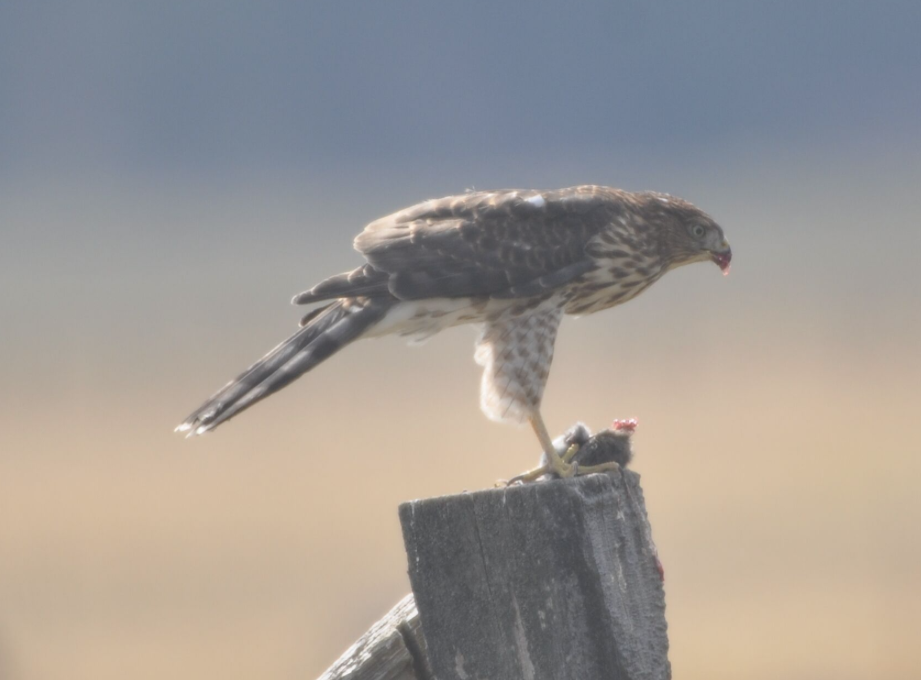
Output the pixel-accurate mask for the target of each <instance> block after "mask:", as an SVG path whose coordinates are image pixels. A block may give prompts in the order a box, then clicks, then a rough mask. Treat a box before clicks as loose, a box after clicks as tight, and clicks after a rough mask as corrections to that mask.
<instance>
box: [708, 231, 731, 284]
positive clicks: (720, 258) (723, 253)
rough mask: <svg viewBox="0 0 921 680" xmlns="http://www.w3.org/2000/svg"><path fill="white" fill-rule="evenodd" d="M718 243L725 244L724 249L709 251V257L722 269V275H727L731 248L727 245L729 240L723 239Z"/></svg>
mask: <svg viewBox="0 0 921 680" xmlns="http://www.w3.org/2000/svg"><path fill="white" fill-rule="evenodd" d="M720 245H722V246H725V249H724V250H717V251H713V252H711V253H710V257H711V258H712V259H713V261H714V262H716V264H717V265H719V268H720V269H722V270H723V276H728V275H729V263H730V262H732V249H731V248H730V247H729V242H728V241H726V240H725V239H724V240H723V242H722V244H720Z"/></svg>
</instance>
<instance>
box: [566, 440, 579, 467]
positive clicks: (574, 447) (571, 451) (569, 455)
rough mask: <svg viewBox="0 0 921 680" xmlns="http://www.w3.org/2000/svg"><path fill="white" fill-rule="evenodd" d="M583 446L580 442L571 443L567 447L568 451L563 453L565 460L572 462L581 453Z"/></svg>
mask: <svg viewBox="0 0 921 680" xmlns="http://www.w3.org/2000/svg"><path fill="white" fill-rule="evenodd" d="M580 448H581V447H580V446H579V445H578V444H570V445H569V448H568V449H566V453H564V454H563V462H564V463H571V462H572V459H573V458H575V457H576V454H577V453H579V449H580Z"/></svg>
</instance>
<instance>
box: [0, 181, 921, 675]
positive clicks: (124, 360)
mask: <svg viewBox="0 0 921 680" xmlns="http://www.w3.org/2000/svg"><path fill="white" fill-rule="evenodd" d="M674 172H675V173H676V174H675V177H677V178H678V179H677V180H676V182H675V183H676V184H678V185H680V186H685V187H687V188H688V189H689V191H688V198H691V199H692V200H695V201H696V202H698V203H700V204H701V205H702V206H703V207H705V208H706V209H708V210H710V211H711V212H712V213H713V214H714V215H715V216H716V217H717V219H718V220H719V221H720V222H721V223H722V224H723V225H724V226H725V228H726V231H727V234H728V236H729V239H730V241H731V243H732V245H733V249H734V251H735V261H734V264H733V272H732V275H731V276H730V277H729V278H728V279H723V278H722V277H720V276H719V272H718V271H717V270H716V269H715V268H713V267H709V266H697V267H692V268H688V269H685V270H682V271H679V272H675V273H674V274H670V275H669V276H668V277H666V278H665V279H664V280H663V281H662V282H660V283H659V284H657V286H656V287H654V288H653V289H652V290H651V291H650V292H649V293H647V294H646V295H644V296H643V297H641V298H640V299H639V300H638V301H636V302H634V303H631V304H629V305H626V306H624V307H622V308H619V309H617V310H613V311H611V312H609V313H605V314H601V315H598V316H595V317H591V318H586V319H580V320H568V321H567V322H566V323H565V324H564V327H563V330H562V332H561V336H560V341H559V343H558V347H557V353H556V358H555V364H554V370H553V372H552V374H551V378H550V385H549V388H548V395H547V399H546V402H545V417H546V419H547V421H548V423H549V424H550V426H551V429H553V430H555V431H561V430H563V429H564V428H565V427H567V426H568V425H570V424H571V423H572V422H574V421H576V420H583V421H585V422H586V423H588V424H589V425H590V426H592V427H593V428H601V427H604V426H605V425H606V424H607V423H608V422H609V421H610V420H611V419H612V418H614V417H626V416H635V417H638V418H639V420H640V428H639V433H638V435H637V437H636V439H635V446H636V459H635V462H634V468H635V469H636V470H638V471H639V472H640V473H641V474H642V476H643V484H644V488H645V493H646V498H647V502H648V506H649V511H650V516H651V519H652V523H653V529H654V535H655V538H656V541H657V543H658V547H659V550H660V553H661V556H662V561H663V563H664V566H665V571H666V592H667V598H668V618H669V633H670V638H671V645H672V651H671V659H672V663H673V666H674V668H675V673H676V677H680V678H685V679H694V678H700V679H703V678H706V679H707V680H721V679H729V678H733V679H735V678H749V679H753V680H761V679H764V680H768V679H771V680H773V679H776V678H785V679H788V680H797V679H803V680H821V679H823V678H828V679H831V678H835V679H836V680H850V679H854V680H856V679H859V678H882V677H885V678H892V679H895V678H905V679H906V680H907V679H909V678H917V677H919V674H921V649H919V647H918V645H917V639H918V634H919V631H921V535H919V529H918V527H919V526H921V495H919V491H918V487H919V481H921V429H919V415H918V414H919V407H921V397H919V386H921V352H919V347H921V309H919V307H921V305H919V294H921V285H919V280H921V278H919V275H918V272H917V252H918V250H919V247H921V239H919V235H918V234H919V230H918V228H917V225H918V224H919V220H921V202H919V199H918V198H917V194H916V193H914V194H913V193H912V192H913V191H914V190H913V189H912V187H916V186H917V180H918V179H921V178H919V177H917V176H910V175H908V176H906V175H903V174H894V173H890V174H887V175H886V176H885V181H883V180H881V181H879V182H878V183H875V184H874V183H869V184H868V183H867V182H866V181H865V178H864V177H855V176H849V175H846V174H844V175H835V176H829V175H826V174H823V173H822V172H819V171H815V170H813V171H810V170H809V169H808V168H802V167H800V168H799V169H797V170H796V171H795V172H789V171H788V170H784V172H783V173H781V172H780V171H778V172H777V174H773V175H771V174H770V173H768V172H767V171H766V170H765V171H764V176H761V177H748V178H747V179H746V180H744V181H742V180H739V181H738V182H737V183H736V184H735V185H733V186H727V185H725V183H723V184H720V185H719V186H714V185H713V184H711V183H708V182H709V180H708V178H707V176H705V175H704V176H699V177H697V176H694V178H693V179H692V178H691V177H692V175H691V174H686V175H682V174H681V171H680V170H676V171H674ZM894 178H897V179H894ZM765 186H767V187H769V189H770V191H769V192H765V191H764V188H765ZM122 188H123V189H124V187H122ZM631 188H637V187H631ZM662 188H666V189H667V188H669V186H668V185H667V184H666V185H665V186H663V187H662ZM45 189H46V187H38V188H35V187H33V188H31V189H30V188H28V187H26V188H25V189H24V190H23V192H22V193H20V194H18V196H16V197H14V196H12V195H10V196H8V197H7V198H6V199H5V201H4V206H3V208H2V210H3V213H4V215H3V219H4V221H5V223H6V224H12V225H14V231H15V233H14V234H13V235H12V238H14V239H17V240H18V242H19V245H20V246H21V251H20V252H21V256H20V257H19V258H17V259H16V260H15V261H13V260H12V259H10V260H8V261H6V262H5V264H4V267H3V271H2V273H0V283H2V284H3V286H4V289H5V291H7V294H6V295H5V296H4V301H3V308H2V309H0V311H2V312H3V315H4V317H5V319H6V323H5V324H4V326H5V329H4V332H3V335H2V336H0V349H2V350H3V353H4V357H5V359H4V361H3V363H2V375H0V381H2V382H0V407H2V408H0V678H2V679H3V680H31V679H33V678H35V679H42V680H58V679H60V680H107V679H110V678H111V679H113V680H114V679H115V678H132V679H136V680H143V679H144V678H163V677H170V678H212V677H213V678H218V677H220V678H222V679H232V678H252V677H261V678H295V677H296V678H313V677H316V676H317V675H319V674H320V673H321V672H322V671H323V670H324V669H325V668H326V666H327V665H329V664H330V663H331V662H332V661H333V660H334V659H335V658H336V657H337V656H338V654H339V653H340V652H341V651H343V650H344V649H345V647H346V646H348V644H350V643H351V642H352V641H353V640H354V639H355V638H356V637H357V636H358V635H360V634H361V633H362V632H363V631H364V630H365V629H366V628H367V627H368V626H369V625H370V624H371V623H372V622H373V621H374V620H376V618H377V617H379V616H380V615H381V614H383V613H384V612H385V611H386V610H387V609H388V607H389V606H390V605H392V604H393V603H395V602H396V601H397V599H398V598H399V597H401V596H402V595H403V594H404V593H405V592H406V591H407V590H408V583H407V579H406V577H405V563H404V556H403V553H402V548H401V538H400V534H399V527H398V522H397V516H396V507H397V505H398V504H399V503H400V502H402V501H404V500H407V499H410V498H416V497H424V496H432V495H437V494H444V493H453V492H458V491H461V490H463V489H475V488H481V487H484V486H488V485H490V484H492V482H493V481H494V480H495V479H497V478H500V477H507V476H508V475H510V474H513V473H515V472H517V471H520V470H522V469H524V468H526V467H528V466H529V465H531V464H532V463H533V462H534V461H535V460H536V456H537V451H536V443H535V442H534V441H533V438H532V435H531V434H530V432H528V431H526V430H518V429H515V428H510V427H502V426H497V425H494V424H492V423H489V422H488V421H487V420H486V419H485V418H483V417H482V416H481V414H480V413H479V411H478V408H477V388H478V380H479V375H478V372H477V370H476V366H475V365H474V363H473V360H472V342H473V337H474V335H473V332H472V331H471V330H470V329H465V328H461V329H456V330H455V331H452V332H449V333H446V334H444V335H442V336H439V337H436V338H434V339H433V340H431V341H430V342H428V343H427V344H426V345H424V346H422V347H419V348H406V347H404V346H403V345H402V343H400V342H398V341H396V340H379V341H373V342H365V343H359V344H357V345H355V346H354V347H352V348H350V349H349V350H348V351H346V352H345V353H343V354H341V355H339V356H337V357H335V358H334V359H333V360H332V361H330V362H329V363H328V364H325V365H323V366H322V367H320V368H319V369H318V370H316V371H315V372H314V373H312V374H311V375H310V376H308V377H307V378H306V379H303V380H301V381H300V382H298V383H296V384H295V385H293V386H292V387H290V388H288V389H287V390H285V391H284V392H283V393H281V394H279V395H277V396H275V397H273V398H272V399H270V400H269V401H268V402H266V403H264V404H260V405H259V406H257V407H256V408H254V409H253V410H252V411H250V412H248V413H246V414H245V415H244V416H242V417H241V418H240V419H239V420H237V421H234V422H232V423H230V424H229V425H227V426H225V427H223V428H221V429H220V430H219V431H217V432H215V433H214V434H212V435H209V436H207V437H204V438H201V439H198V440H194V441H185V440H183V439H181V438H180V437H178V436H176V435H173V434H172V432H171V430H172V427H173V426H174V425H175V424H176V423H177V422H178V421H179V419H180V418H181V417H182V416H184V415H185V414H186V412H187V411H189V410H190V409H191V408H193V407H194V406H196V405H197V403H198V402H199V401H200V400H201V399H202V398H204V397H205V396H207V395H208V394H209V393H210V392H211V391H213V390H214V389H216V388H217V387H219V386H220V385H221V384H223V383H224V382H225V381H226V380H228V379H229V378H231V377H232V376H233V375H234V374H236V372H238V371H239V370H240V369H242V368H244V367H245V366H246V365H248V364H249V363H250V362H251V361H252V360H254V359H256V358H257V357H258V356H259V355H260V354H261V353H262V352H263V351H265V350H267V349H269V348H270V347H271V346H272V345H273V344H274V343H275V342H277V341H278V340H280V339H281V338H282V337H284V335H285V334H287V333H288V332H289V331H290V330H291V329H292V328H293V324H294V323H295V322H296V319H297V311H296V310H294V309H291V308H289V307H287V304H286V301H287V299H288V298H289V297H290V295H292V294H294V293H296V292H298V291H299V290H301V289H303V288H306V287H307V286H309V285H311V284H312V283H313V282H314V281H316V280H317V279H319V278H320V277H322V276H326V275H328V274H331V273H334V272H336V271H338V270H340V269H343V268H345V267H348V266H352V265H353V264H355V263H356V262H357V256H355V255H354V254H353V253H351V252H350V250H349V244H350V241H351V237H352V235H353V234H354V233H356V232H357V231H358V230H359V229H360V228H361V226H362V223H363V222H364V221H368V220H370V219H372V218H374V217H376V216H377V215H379V214H381V213H383V212H386V211H387V210H391V209H395V208H399V207H402V204H404V203H408V202H412V201H414V200H417V199H421V198H424V197H426V196H425V194H424V193H423V192H425V191H428V189H427V188H418V187H408V188H407V187H403V188H401V189H400V190H399V191H396V190H391V189H388V188H387V187H383V186H381V187H379V188H378V189H377V191H379V195H372V196H370V197H369V198H368V199H367V200H366V201H365V202H364V203H362V204H361V205H354V204H351V203H349V202H348V200H347V197H346V196H344V195H343V196H339V195H337V194H336V193H335V189H334V188H330V187H322V186H319V187H315V188H312V189H310V190H307V191H306V192H305V191H303V190H302V188H301V187H295V186H293V185H283V186H281V187H278V186H276V187H275V188H271V189H269V188H266V187H259V186H257V187H254V188H248V189H247V188H245V187H242V188H240V187H238V188H237V189H236V190H234V191H225V190H223V189H208V188H201V187H199V188H197V189H196V190H194V191H193V190H191V189H189V190H180V189H177V188H176V187H165V188H164V187H159V188H155V189H150V188H146V189H139V188H138V187H133V188H131V187H129V188H127V189H125V190H124V191H118V192H114V191H113V192H111V193H109V190H108V189H101V188H99V187H98V186H97V185H90V186H88V187H87V186H55V187H52V190H51V191H48V192H45V191H44V190H45ZM867 191H869V192H870V193H871V194H872V195H873V196H874V201H873V203H872V204H871V203H870V202H867V201H864V200H860V199H859V197H858V195H859V194H860V193H861V192H867ZM94 192H95V193H94ZM40 196H46V197H51V198H50V199H45V200H41V199H40ZM881 205H882V206H885V218H884V219H882V218H881V215H880V212H879V206H881Z"/></svg>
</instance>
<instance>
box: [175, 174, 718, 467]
mask: <svg viewBox="0 0 921 680" xmlns="http://www.w3.org/2000/svg"><path fill="white" fill-rule="evenodd" d="M355 248H356V249H357V250H358V252H360V253H361V254H362V255H364V257H365V259H366V260H367V264H365V265H363V266H361V267H359V268H357V269H355V270H353V271H350V272H346V273H344V274H339V275H337V276H333V277H330V278H328V279H326V280H325V281H322V282H320V283H319V284H317V285H316V286H314V287H313V288H311V289H310V290H308V291H306V292H304V293H301V294H300V295H297V296H295V298H294V302H295V303H296V304H308V303H315V302H323V303H325V304H324V305H322V306H320V307H317V308H315V309H314V310H313V311H311V312H310V313H309V314H308V315H307V316H305V317H304V318H303V320H302V321H301V328H300V330H298V331H297V332H296V333H295V334H294V335H292V336H291V337H290V338H288V339H287V340H285V341H284V342H282V343H281V344H280V345H278V346H277V347H276V348H275V349H273V350H272V351H271V352H269V353H268V354H266V355H265V356H264V357H263V358H262V359H260V360H259V361H258V362H256V363H255V364H253V365H252V366H250V367H249V368H248V369H247V370H246V371H245V372H243V373H242V374H241V375H239V376H238V377H237V378H235V379H234V380H232V381H231V382H229V383H228V384H227V385H226V386H225V387H224V388H222V389H221V390H220V391H218V392H217V393H216V394H214V395H213V396H212V397H211V398H210V399H208V401H206V402H205V403H204V404H203V405H202V406H201V407H199V408H198V409H197V410H196V411H195V412H194V413H192V414H191V415H190V416H189V417H188V418H187V419H186V420H185V421H184V422H183V423H182V424H181V425H180V426H179V427H178V428H176V429H177V431H180V432H187V433H188V434H189V435H190V436H191V435H196V434H202V433H204V432H207V431H208V430H211V429H213V428H215V427H217V426H218V425H220V424H221V423H223V422H224V421H226V420H228V419H230V418H232V417H233V416H235V415H237V414H238V413H240V412H241V411H243V410H244V409H246V408H248V407H249V406H252V405H253V404H255V403H256V402H257V401H259V400H260V399H263V398H264V397H267V396H268V395H270V394H272V393H273V392H276V391H278V390H280V389H281V388H282V387H284V386H286V385H287V384H289V383H290V382H292V381H293V380H295V379H296V378H298V377H299V376H301V375H302V374H304V373H306V372H307V371H309V370H310V369H312V368H313V367H314V366H316V365H317V364H319V363H320V362H321V361H323V360H324V359H327V358H328V357H330V356H332V355H333V354H335V353H336V352H338V351H339V350H340V349H342V348H343V347H345V346H346V345H347V344H349V343H350V342H352V341H354V340H357V339H358V338H362V337H375V336H381V335H388V334H397V335H403V336H408V337H411V338H416V339H422V338H427V337H429V336H431V335H433V334H435V333H437V332H439V331H440V330H442V329H444V328H448V327H451V326H456V325H459V324H467V323H475V324H479V325H480V326H481V328H482V332H481V334H480V337H479V340H478V341H477V347H476V355H475V356H476V361H477V363H479V364H480V365H481V366H483V382H482V387H481V391H480V403H481V407H482V409H483V411H484V412H485V413H486V415H487V416H488V417H489V418H491V419H493V420H498V421H514V422H523V421H525V420H527V421H528V422H529V423H530V424H531V426H532V427H533V428H534V431H535V432H536V434H537V437H538V439H539V440H540V443H541V448H542V449H543V451H544V452H545V454H546V456H547V459H548V465H549V468H550V469H551V470H552V471H554V472H556V473H557V474H559V475H561V476H569V475H571V474H574V473H575V471H576V470H575V466H573V465H571V464H570V463H569V462H567V461H565V460H563V458H562V457H561V456H560V455H559V454H558V453H557V452H556V451H555V449H554V448H553V444H552V441H551V438H550V435H549V434H548V432H547V428H546V427H545V426H544V422H543V419H542V418H541V415H540V403H541V397H542V395H543V392H544V385H545V383H546V381H547V374H548V372H549V370H550V362H551V360H552V358H553V345H554V341H555V339H556V331H557V327H558V326H559V323H560V320H561V318H562V316H563V315H564V314H576V315H579V314H591V313H593V312H597V311H600V310H602V309H607V308H608V307H613V306H614V305H618V304H621V303H624V302H626V301H627V300H630V299H632V298H634V297H636V296H637V295H639V294H640V293H641V292H642V291H644V290H646V288H648V287H649V286H650V285H652V284H653V283H654V282H655V281H657V280H658V279H659V278H660V277H661V276H662V275H663V274H665V272H667V271H669V270H670V269H674V268H675V267H679V266H681V265H685V264H690V263H692V262H702V261H707V260H710V261H713V262H715V263H716V264H718V265H719V266H720V268H721V269H722V270H723V272H724V273H728V271H729V261H730V259H731V257H732V253H731V251H730V249H729V243H728V242H727V241H726V239H725V237H724V236H723V231H722V229H721V228H720V227H719V226H718V225H717V224H716V223H715V222H714V221H713V220H712V219H711V218H710V217H709V216H708V215H706V214H705V213H703V212H702V211H700V210H699V209H697V208H696V207H694V206H693V205H691V204H690V203H688V202H687V201H683V200H681V199H679V198H675V197H672V196H668V195H665V194H659V193H652V192H644V193H630V192H626V191H621V190H619V189H612V188H608V187H600V186H578V187H572V188H568V189H560V190H557V191H526V190H504V191H476V192H469V193H465V194H462V195H459V196H449V197H447V198H442V199H435V200H430V201H425V202H423V203H420V204H418V205H415V206H412V207H410V208H406V209H405V210H401V211H399V212H396V213H393V214H392V215H388V216H387V217H382V218H381V219H379V220H377V221H375V222H372V223H371V224H369V225H368V226H367V227H366V228H365V230H364V231H363V232H362V233H361V234H359V235H358V237H357V238H356V239H355ZM582 471H583V472H585V471H588V470H586V469H583V470H582Z"/></svg>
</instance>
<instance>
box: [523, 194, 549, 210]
mask: <svg viewBox="0 0 921 680" xmlns="http://www.w3.org/2000/svg"><path fill="white" fill-rule="evenodd" d="M525 200H526V201H527V202H528V203H530V204H531V205H533V206H534V207H535V208H543V207H544V206H545V205H547V201H545V200H544V197H543V195H541V194H537V195H536V196H531V198H527V199H525Z"/></svg>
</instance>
